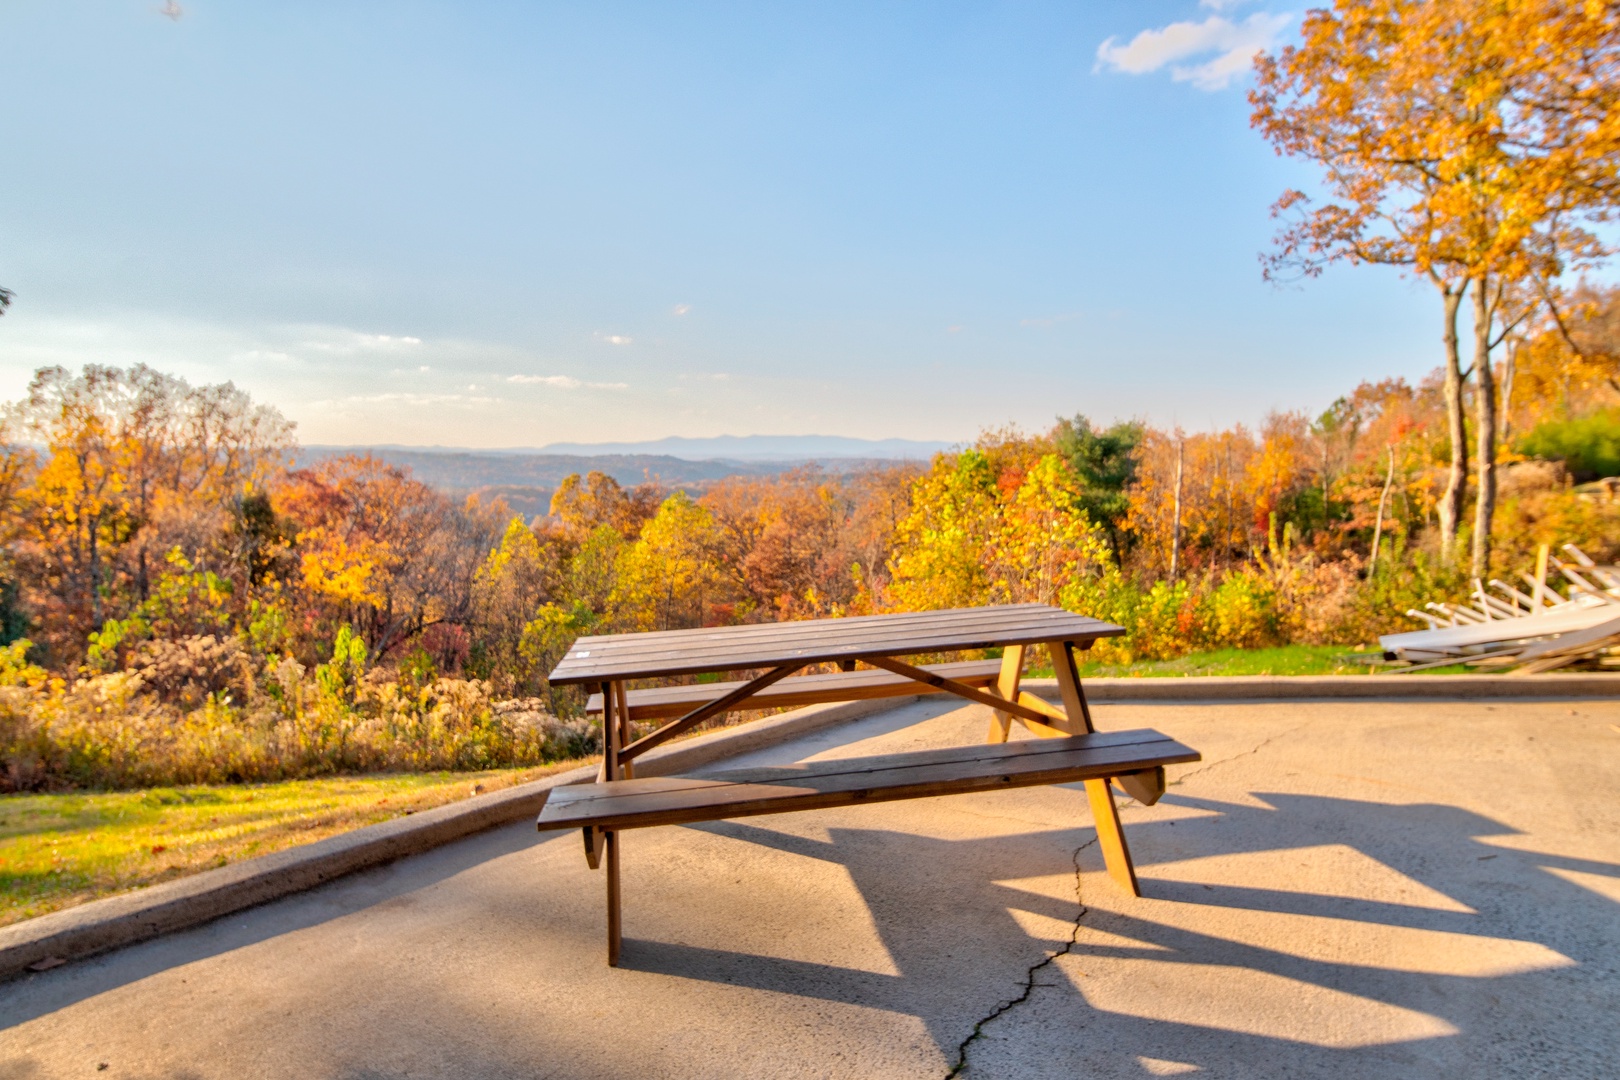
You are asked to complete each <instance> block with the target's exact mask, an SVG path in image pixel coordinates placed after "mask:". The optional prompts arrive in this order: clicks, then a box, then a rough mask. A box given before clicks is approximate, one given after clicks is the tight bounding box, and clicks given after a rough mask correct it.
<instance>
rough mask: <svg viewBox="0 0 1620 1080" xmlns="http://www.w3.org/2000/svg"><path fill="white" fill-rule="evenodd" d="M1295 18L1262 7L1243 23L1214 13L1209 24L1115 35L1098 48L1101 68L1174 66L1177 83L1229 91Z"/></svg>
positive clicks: (1142, 71) (1134, 71) (1132, 70)
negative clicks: (1125, 38) (1124, 37)
mask: <svg viewBox="0 0 1620 1080" xmlns="http://www.w3.org/2000/svg"><path fill="white" fill-rule="evenodd" d="M1210 6H1215V5H1210ZM1220 6H1223V7H1224V6H1229V5H1225V4H1223V5H1220ZM1293 21H1294V16H1293V14H1292V13H1290V12H1283V13H1281V14H1272V13H1270V12H1264V11H1257V12H1255V13H1254V14H1253V15H1250V16H1249V17H1248V18H1247V19H1244V20H1243V21H1241V22H1233V21H1232V20H1231V19H1228V18H1226V17H1225V16H1224V15H1211V16H1210V17H1209V18H1207V19H1205V20H1204V21H1203V22H1174V23H1171V24H1170V25H1169V26H1165V27H1162V28H1160V29H1158V30H1143V31H1142V32H1141V33H1139V34H1137V35H1136V36H1135V37H1133V38H1131V40H1130V41H1128V42H1125V43H1124V44H1120V42H1119V39H1118V38H1113V37H1111V38H1109V39H1108V40H1107V41H1105V42H1103V43H1102V44H1101V45H1099V46H1097V68H1098V69H1099V70H1101V69H1108V70H1112V71H1120V72H1124V73H1125V74H1127V75H1146V74H1149V73H1151V72H1155V71H1159V70H1161V69H1162V68H1165V67H1169V68H1170V77H1171V78H1172V79H1174V80H1175V81H1176V82H1190V83H1192V84H1193V85H1194V86H1195V87H1197V88H1198V89H1200V90H1205V91H1211V92H1213V91H1216V90H1224V89H1226V88H1227V87H1228V86H1230V85H1232V82H1233V80H1235V79H1237V78H1238V77H1240V76H1242V75H1243V74H1245V73H1246V72H1247V71H1248V70H1249V66H1250V64H1251V63H1252V62H1253V61H1254V54H1255V53H1257V52H1259V51H1260V50H1261V49H1266V48H1270V47H1271V46H1273V45H1275V44H1276V43H1277V40H1278V38H1280V37H1281V35H1282V32H1283V30H1284V29H1286V28H1287V26H1288V24H1289V23H1291V22H1293ZM1212 53H1213V54H1214V55H1213V56H1210V54H1212ZM1206 56H1207V57H1209V59H1207V60H1204V61H1203V62H1202V63H1196V64H1190V65H1189V64H1184V63H1181V61H1185V60H1191V59H1193V58H1196V57H1206Z"/></svg>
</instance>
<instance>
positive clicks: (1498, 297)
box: [1250, 0, 1620, 574]
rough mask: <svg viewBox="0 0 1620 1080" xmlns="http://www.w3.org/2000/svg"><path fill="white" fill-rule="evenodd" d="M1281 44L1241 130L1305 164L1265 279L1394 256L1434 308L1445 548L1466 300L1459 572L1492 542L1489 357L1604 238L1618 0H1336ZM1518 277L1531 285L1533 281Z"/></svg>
mask: <svg viewBox="0 0 1620 1080" xmlns="http://www.w3.org/2000/svg"><path fill="white" fill-rule="evenodd" d="M1301 37H1302V42H1301V44H1300V45H1298V46H1289V47H1287V48H1284V49H1283V50H1282V51H1281V52H1280V53H1279V54H1277V55H1275V56H1272V55H1268V54H1264V53H1262V54H1260V55H1259V56H1258V57H1257V58H1256V67H1257V71H1258V74H1259V82H1258V86H1257V87H1256V89H1255V90H1254V91H1253V92H1252V93H1251V95H1250V100H1251V102H1252V103H1253V105H1254V115H1253V123H1254V125H1255V126H1256V127H1257V128H1259V129H1260V131H1261V132H1262V134H1264V135H1265V137H1266V138H1267V139H1268V140H1269V141H1270V142H1271V143H1272V144H1273V145H1274V146H1275V147H1276V148H1277V150H1278V152H1279V153H1283V154H1289V155H1293V156H1298V157H1302V158H1305V159H1307V160H1309V161H1312V162H1315V163H1317V164H1318V165H1320V166H1321V167H1322V181H1323V186H1324V187H1325V189H1326V191H1327V194H1328V201H1326V202H1324V203H1323V204H1322V205H1320V206H1317V207H1315V208H1314V209H1313V208H1311V207H1310V205H1309V203H1310V200H1309V198H1308V197H1307V196H1306V195H1305V194H1304V193H1302V192H1299V191H1289V192H1286V193H1285V194H1284V195H1283V197H1282V198H1281V199H1280V200H1279V201H1278V203H1277V205H1276V208H1275V211H1276V212H1277V213H1279V214H1283V213H1288V212H1291V211H1292V212H1297V214H1296V216H1294V217H1293V218H1292V220H1291V222H1290V223H1289V224H1288V225H1287V226H1286V227H1285V228H1284V230H1283V231H1282V233H1281V234H1280V235H1279V237H1278V246H1277V249H1276V250H1275V252H1274V253H1273V254H1272V255H1271V256H1269V257H1268V258H1267V260H1266V272H1267V275H1268V276H1272V277H1275V276H1277V275H1279V274H1281V273H1287V272H1302V273H1304V274H1307V275H1314V274H1318V273H1320V272H1321V270H1322V269H1323V267H1324V266H1325V265H1327V264H1328V263H1330V262H1334V261H1338V260H1345V261H1349V262H1351V263H1373V264H1381V265H1390V266H1396V267H1400V268H1402V269H1404V270H1406V271H1408V272H1410V273H1413V274H1416V275H1418V276H1420V277H1422V278H1425V279H1427V280H1429V281H1430V282H1432V283H1433V284H1434V285H1435V286H1436V287H1437V289H1438V290H1439V291H1440V294H1441V298H1442V301H1443V308H1444V324H1443V326H1444V341H1445V345H1446V354H1445V372H1446V380H1445V394H1446V405H1447V414H1448V418H1449V420H1448V434H1449V442H1450V448H1451V468H1450V471H1449V474H1448V477H1447V484H1446V489H1445V494H1444V496H1443V497H1442V499H1441V502H1440V505H1439V511H1440V525H1441V533H1442V548H1443V550H1444V551H1445V552H1447V553H1448V554H1449V553H1450V552H1451V551H1452V550H1453V549H1454V546H1455V542H1456V538H1457V533H1458V527H1459V525H1460V523H1461V518H1462V512H1463V499H1464V493H1465V486H1466V471H1467V448H1466V441H1465V440H1466V431H1465V428H1464V423H1463V411H1462V410H1463V400H1462V398H1463V389H1462V388H1463V383H1464V380H1465V378H1466V375H1467V374H1468V373H1467V372H1464V371H1463V370H1462V367H1461V363H1460V359H1459V355H1458V353H1459V350H1458V345H1457V340H1458V337H1457V315H1458V309H1459V307H1460V306H1461V302H1462V300H1463V298H1464V296H1465V294H1468V293H1469V292H1470V290H1471V291H1472V298H1473V321H1474V362H1473V365H1472V369H1471V372H1472V374H1473V375H1474V377H1475V378H1476V380H1477V382H1478V387H1479V390H1478V393H1477V394H1476V395H1475V402H1476V406H1477V410H1478V419H1477V422H1476V424H1475V436H1476V440H1477V453H1476V458H1477V466H1478V484H1477V487H1478V493H1477V494H1478V498H1477V501H1476V514H1475V526H1474V537H1473V564H1474V572H1475V573H1476V574H1481V573H1484V572H1485V567H1486V564H1487V562H1488V559H1489V554H1490V534H1491V521H1492V515H1493V513H1494V507H1495V484H1496V481H1495V471H1494V469H1495V459H1496V444H1495V440H1496V433H1497V424H1496V420H1495V409H1496V402H1497V394H1496V388H1495V385H1494V378H1493V369H1492V366H1491V354H1492V350H1493V349H1494V348H1495V346H1496V345H1497V344H1498V343H1499V342H1500V340H1501V337H1502V335H1503V334H1505V333H1506V332H1507V331H1508V330H1509V329H1511V327H1512V325H1513V323H1514V322H1516V321H1517V320H1519V319H1522V318H1523V317H1524V316H1525V314H1527V312H1528V310H1529V307H1530V303H1529V302H1527V301H1526V299H1525V296H1526V294H1527V293H1528V292H1534V293H1535V294H1536V295H1538V296H1542V297H1546V296H1550V294H1551V288H1552V285H1551V283H1552V282H1553V281H1554V279H1556V278H1557V277H1558V276H1559V275H1560V274H1561V273H1563V272H1564V271H1565V270H1566V269H1568V268H1570V267H1571V266H1580V265H1585V264H1590V263H1591V262H1593V261H1594V260H1596V259H1598V258H1600V257H1602V256H1603V255H1605V254H1606V253H1607V249H1606V248H1605V247H1604V245H1603V244H1602V243H1600V241H1599V240H1598V238H1597V236H1596V235H1595V234H1594V233H1593V232H1592V231H1591V230H1590V228H1588V226H1590V225H1592V224H1593V223H1594V222H1597V221H1601V220H1604V219H1606V218H1607V216H1608V214H1609V208H1610V207H1611V206H1612V205H1613V200H1614V196H1615V194H1616V191H1617V190H1620V184H1617V174H1620V121H1617V119H1616V117H1620V80H1616V79H1615V77H1614V74H1613V73H1614V69H1615V63H1616V60H1617V59H1620V9H1617V8H1616V6H1615V5H1612V4H1595V3H1590V2H1585V0H1334V3H1333V5H1332V7H1331V8H1326V9H1316V10H1313V11H1311V12H1309V13H1308V14H1307V15H1306V17H1305V21H1304V24H1303V27H1302V31H1301ZM1532 286H1534V288H1532Z"/></svg>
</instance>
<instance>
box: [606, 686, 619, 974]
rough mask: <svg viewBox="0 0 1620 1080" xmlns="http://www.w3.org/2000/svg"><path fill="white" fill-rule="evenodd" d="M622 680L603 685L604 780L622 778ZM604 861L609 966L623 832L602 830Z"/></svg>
mask: <svg viewBox="0 0 1620 1080" xmlns="http://www.w3.org/2000/svg"><path fill="white" fill-rule="evenodd" d="M623 695H624V686H623V684H622V683H617V682H612V683H607V684H605V685H604V686H603V687H602V779H604V780H617V779H618V778H619V768H620V767H619V748H620V746H622V745H623V743H622V740H621V728H620V721H621V710H622V709H623V707H624V706H623V702H624V696H623ZM602 854H603V856H604V858H603V860H602V861H603V863H604V864H605V866H606V869H607V933H608V967H618V966H619V942H620V938H621V935H620V918H619V831H618V830H617V829H603V830H602Z"/></svg>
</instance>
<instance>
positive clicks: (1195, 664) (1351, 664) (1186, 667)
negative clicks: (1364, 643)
mask: <svg viewBox="0 0 1620 1080" xmlns="http://www.w3.org/2000/svg"><path fill="white" fill-rule="evenodd" d="M1381 656H1382V654H1381V653H1380V652H1379V651H1378V650H1375V649H1374V650H1368V649H1351V648H1348V647H1346V646H1343V645H1283V646H1280V647H1278V648H1274V649H1216V650H1214V651H1213V652H1204V653H1192V654H1189V655H1187V656H1180V657H1177V658H1176V659H1174V660H1138V661H1135V662H1133V663H1129V664H1103V663H1098V662H1096V661H1093V660H1089V659H1087V656H1086V654H1085V653H1080V654H1078V655H1077V656H1076V659H1077V660H1079V661H1080V665H1079V667H1080V677H1081V678H1091V679H1096V678H1121V677H1129V678H1174V677H1181V676H1188V675H1368V674H1371V673H1373V672H1375V671H1389V670H1395V669H1393V668H1390V667H1388V666H1386V665H1383V664H1380V663H1379V662H1378V660H1379V658H1380V657H1381ZM1469 670H1470V669H1469V668H1467V667H1464V666H1463V665H1461V664H1456V665H1452V666H1448V667H1443V668H1432V669H1430V670H1429V672H1428V673H1429V674H1434V675H1452V674H1462V673H1466V672H1468V671H1469ZM1042 674H1047V675H1050V674H1051V672H1050V671H1047V672H1043V673H1042Z"/></svg>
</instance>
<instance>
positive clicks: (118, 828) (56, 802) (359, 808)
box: [0, 762, 579, 925]
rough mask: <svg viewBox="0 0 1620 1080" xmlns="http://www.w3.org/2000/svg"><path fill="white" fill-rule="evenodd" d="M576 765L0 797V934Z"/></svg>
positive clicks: (562, 763) (570, 763)
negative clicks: (5, 928)
mask: <svg viewBox="0 0 1620 1080" xmlns="http://www.w3.org/2000/svg"><path fill="white" fill-rule="evenodd" d="M578 764H579V762H558V763H556V764H553V765H547V766H543V767H541V768H535V769H503V770H497V771H492V772H480V773H448V772H439V773H421V774H412V775H378V776H348V777H334V778H330V779H324V780H292V781H286V782H283V783H277V784H221V785H207V786H198V787H174V788H152V789H149V790H146V791H109V792H75V793H71V794H60V795H54V794H53V795H4V796H0V925H5V924H7V923H14V922H17V921H19V920H21V919H27V918H31V917H33V916H35V915H43V914H45V913H46V912H49V911H56V910H58V909H60V908H65V907H71V906H73V905H75V904H81V903H84V902H85V901H87V900H94V899H96V898H97V897H101V896H108V895H111V894H113V893H118V892H124V891H126V890H128V889H133V888H138V887H140V886H142V885H151V884H155V883H157V882H160V881H167V880H169V879H171V878H176V877H181V876H184V875H186V874H193V873H196V872H198V871H199V870H208V869H212V868H214V867H217V866H224V865H226V864H227V863H231V862H236V861H238V860H241V859H246V858H251V857H252V856H254V855H264V854H267V853H269V852H272V851H279V850H281V849H282V848H287V847H292V846H294V845H296V844H307V843H310V842H311V841H314V840H319V839H322V838H323V837H327V836H331V835H333V834H335V833H340V832H347V831H349V830H350V829H357V828H359V827H361V826H363V825H370V824H373V823H375V822H379V821H386V820H388V819H389V818H392V817H400V816H402V815H404V814H409V813H415V812H416V811H418V810H427V809H430V808H432V807H435V806H441V805H443V804H445V803H448V802H453V801H455V800H457V799H465V798H467V797H469V796H471V795H474V794H476V793H478V792H480V791H492V790H495V789H497V788H502V787H508V786H510V785H512V784H517V783H522V782H524V781H526V780H531V779H534V778H535V777H539V776H544V775H545V774H547V773H550V772H556V771H558V770H560V769H565V768H570V767H573V766H575V765H578Z"/></svg>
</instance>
